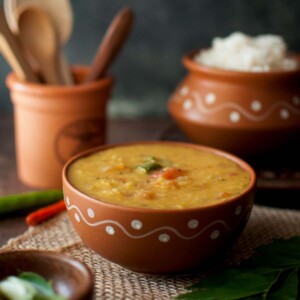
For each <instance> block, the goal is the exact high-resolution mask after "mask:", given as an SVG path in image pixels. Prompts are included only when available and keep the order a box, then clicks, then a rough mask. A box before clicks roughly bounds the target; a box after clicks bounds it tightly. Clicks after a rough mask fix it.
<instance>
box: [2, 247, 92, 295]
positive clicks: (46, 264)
mask: <svg viewBox="0 0 300 300" xmlns="http://www.w3.org/2000/svg"><path fill="white" fill-rule="evenodd" d="M20 272H34V273H37V274H39V275H41V276H42V277H44V278H45V279H46V280H47V281H51V283H52V284H53V289H54V290H55V292H56V293H58V294H59V295H61V296H64V297H65V298H66V299H68V300H88V299H92V291H93V279H92V276H91V273H90V272H89V270H88V269H87V268H86V267H85V265H83V264H82V263H80V262H79V261H76V260H74V259H72V258H70V257H68V256H66V255H63V254H60V253H56V252H54V251H40V250H18V251H6V252H2V253H0V280H3V279H4V278H6V277H7V276H18V275H19V274H20Z"/></svg>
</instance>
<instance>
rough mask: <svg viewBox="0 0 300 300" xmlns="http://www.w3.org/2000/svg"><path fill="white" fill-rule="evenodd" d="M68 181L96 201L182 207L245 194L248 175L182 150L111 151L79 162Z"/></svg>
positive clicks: (146, 147)
mask: <svg viewBox="0 0 300 300" xmlns="http://www.w3.org/2000/svg"><path fill="white" fill-rule="evenodd" d="M68 178H69V180H70V182H71V183H72V184H73V185H74V186H75V187H76V188H77V189H78V190H80V191H81V192H83V193H84V194H87V195H89V196H91V197H93V198H95V199H100V200H102V201H105V202H110V203H114V204H118V205H123V206H130V207H143V208H150V209H183V208H193V207H200V206H207V205H211V204H214V203H217V202H221V201H226V200H228V199H230V198H232V197H234V196H236V195H239V194H240V193H242V192H243V191H244V190H245V189H246V188H247V187H248V185H249V182H250V175H249V173H248V172H247V171H246V170H244V169H242V168H241V167H240V166H239V165H237V164H236V163H235V162H233V161H231V160H229V159H227V158H224V157H221V156H218V155H215V154H211V153H207V152H205V151H200V150H196V149H193V148H189V147H184V146H177V145H176V146H173V145H170V144H169V145H168V144H165V145H161V144H140V145H128V146H120V147H115V148H110V149H107V150H103V151H100V152H97V153H94V154H92V155H90V156H87V157H84V158H81V159H79V160H77V161H75V162H74V163H73V164H72V165H71V166H70V168H69V171H68Z"/></svg>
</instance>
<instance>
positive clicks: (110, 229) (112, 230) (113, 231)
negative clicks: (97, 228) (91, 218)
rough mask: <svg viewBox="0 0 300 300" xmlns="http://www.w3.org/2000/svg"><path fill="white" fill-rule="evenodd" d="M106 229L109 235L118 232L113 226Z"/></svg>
mask: <svg viewBox="0 0 300 300" xmlns="http://www.w3.org/2000/svg"><path fill="white" fill-rule="evenodd" d="M105 231H106V233H107V234H109V235H114V234H115V233H116V231H115V229H114V228H113V227H112V226H106V227H105Z"/></svg>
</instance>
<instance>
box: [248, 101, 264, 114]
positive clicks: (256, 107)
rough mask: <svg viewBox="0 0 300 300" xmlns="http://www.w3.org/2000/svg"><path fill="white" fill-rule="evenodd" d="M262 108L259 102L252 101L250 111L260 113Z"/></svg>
mask: <svg viewBox="0 0 300 300" xmlns="http://www.w3.org/2000/svg"><path fill="white" fill-rule="evenodd" d="M261 108H262V104H261V103H260V101H258V100H254V101H253V102H252V103H251V109H252V110H253V111H260V110H261Z"/></svg>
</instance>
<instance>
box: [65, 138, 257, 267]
mask: <svg viewBox="0 0 300 300" xmlns="http://www.w3.org/2000/svg"><path fill="white" fill-rule="evenodd" d="M148 143H151V142H148ZM152 143H158V142H152ZM161 143H169V144H171V145H173V146H174V147H176V146H178V145H180V146H185V147H192V148H195V149H201V150H205V151H210V152H213V153H216V154H218V155H222V156H225V157H227V158H229V159H231V160H233V161H235V162H236V163H238V164H239V165H240V166H241V167H242V168H244V169H245V170H247V171H248V172H249V173H250V176H251V182H250V185H249V187H248V188H247V189H246V190H245V191H244V192H243V193H242V194H241V195H240V196H238V197H236V198H234V199H231V200H229V201H226V202H223V203H219V204H216V205H211V206H207V207H202V208H195V209H183V210H151V209H142V208H141V209H139V208H130V207H124V206H119V205H114V204H109V203H105V202H102V201H99V200H95V199H93V198H91V197H89V196H87V195H85V194H83V193H81V192H79V191H78V190H77V189H76V188H74V187H73V186H72V184H71V183H70V182H69V181H68V178H67V171H68V168H69V166H70V165H71V164H72V163H73V162H74V161H75V160H76V159H78V158H80V157H83V156H86V155H89V154H90V153H92V152H94V151H99V150H104V149H107V148H109V147H115V146H103V147H100V148H96V149H94V150H91V151H86V152H84V153H82V154H80V155H78V156H76V157H74V158H73V159H71V160H70V161H69V162H68V163H67V164H66V166H65V167H64V170H63V189H64V197H65V203H66V207H67V211H68V214H69V217H70V219H71V222H72V224H73V226H74V228H75V230H76V231H77V233H78V234H79V236H80V237H81V239H82V240H83V241H84V242H85V243H86V245H88V246H89V247H90V248H92V249H93V250H94V251H96V252H97V253H99V254H100V255H101V256H103V257H105V258H106V259H108V260H110V261H112V262H115V263H117V264H119V265H121V266H123V267H125V268H128V269H131V270H134V271H138V272H144V273H168V272H178V271H183V270H186V269H190V268H194V267H197V266H198V265H199V264H202V263H204V262H206V261H207V259H208V258H210V257H213V256H215V255H217V254H220V253H222V251H223V250H224V249H225V248H226V247H228V246H229V245H231V243H232V242H233V241H234V240H235V239H236V238H237V237H238V236H239V235H240V233H241V232H242V230H243V228H244V226H245V225H246V223H247V221H248V219H249V216H250V213H251V209H252V205H253V198H254V193H255V186H256V177H255V173H254V171H253V169H252V168H251V167H250V166H249V165H248V164H246V163H245V162H243V161H242V160H240V159H239V158H237V157H234V156H232V155H230V154H227V153H224V152H221V151H218V150H215V149H211V148H206V147H203V146H198V145H192V144H185V143H174V142H161ZM116 146H117V145H116Z"/></svg>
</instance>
